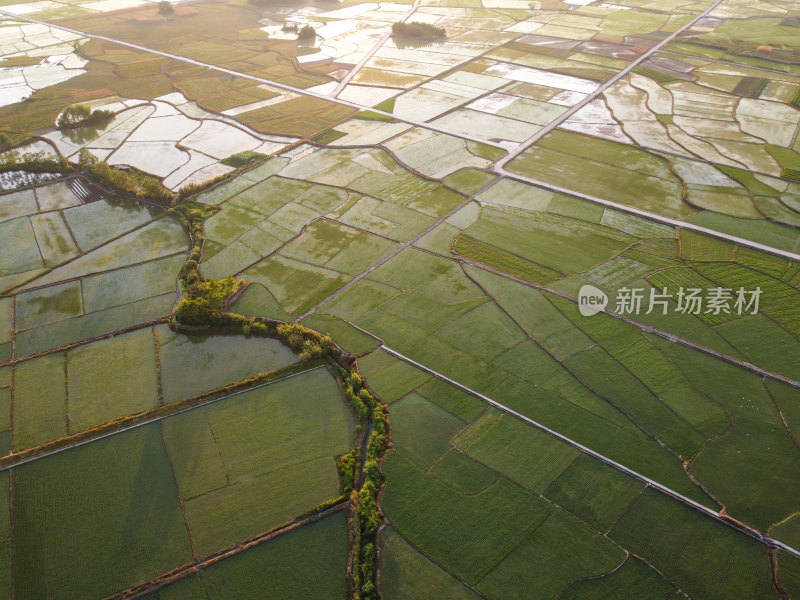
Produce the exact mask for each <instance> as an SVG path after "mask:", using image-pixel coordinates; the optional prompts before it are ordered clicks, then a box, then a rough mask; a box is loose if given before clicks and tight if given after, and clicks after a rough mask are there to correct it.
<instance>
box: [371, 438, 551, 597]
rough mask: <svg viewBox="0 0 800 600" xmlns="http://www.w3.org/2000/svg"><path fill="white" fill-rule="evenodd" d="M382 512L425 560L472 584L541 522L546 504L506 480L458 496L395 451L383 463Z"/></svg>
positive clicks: (546, 512)
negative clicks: (431, 560)
mask: <svg viewBox="0 0 800 600" xmlns="http://www.w3.org/2000/svg"><path fill="white" fill-rule="evenodd" d="M384 470H385V472H386V477H387V482H388V483H387V487H386V490H385V491H384V497H383V510H384V511H385V512H386V516H387V517H388V518H389V520H390V521H391V522H392V524H393V526H394V527H395V528H396V529H397V531H398V532H400V533H401V534H402V535H403V536H404V537H405V538H406V539H408V540H409V541H410V542H411V543H413V544H414V545H416V546H421V547H424V548H425V549H426V553H427V554H428V556H430V557H431V558H433V559H434V560H436V561H437V562H440V563H441V564H442V565H443V566H444V567H445V568H446V569H447V570H449V571H450V572H452V573H454V574H455V575H456V576H458V577H459V578H461V579H462V580H464V581H465V582H467V583H470V584H475V583H476V582H477V581H478V580H480V579H481V578H482V577H483V576H484V575H485V574H486V573H487V572H488V571H489V570H491V569H492V567H493V566H494V565H495V564H497V562H499V561H500V560H501V559H502V558H503V557H504V556H505V555H506V554H508V552H510V551H511V550H512V549H513V548H514V547H516V546H517V544H519V543H520V542H521V541H522V540H523V539H524V537H525V535H526V533H527V532H528V531H530V530H531V529H533V528H535V527H536V525H537V524H538V523H540V522H541V521H542V520H544V519H545V518H546V516H547V514H548V512H549V509H548V507H547V505H546V504H544V503H543V502H542V501H541V500H539V499H538V498H536V497H535V496H533V495H531V494H529V493H527V492H524V491H522V490H520V489H519V488H518V487H516V486H514V485H513V484H511V483H509V482H508V481H506V480H500V481H498V482H497V483H496V484H494V485H493V486H490V487H489V488H487V489H485V490H483V491H482V492H480V493H478V494H476V495H473V496H464V495H463V494H460V493H458V492H456V491H454V490H452V489H450V488H448V487H446V486H444V485H442V484H441V483H438V482H436V481H435V480H433V479H430V478H429V477H428V476H426V475H425V473H424V472H422V471H420V470H418V469H417V468H416V467H414V466H413V465H412V464H411V463H410V462H408V461H407V460H406V459H405V458H403V457H402V456H400V455H399V454H397V453H391V454H389V457H388V458H387V460H386V462H385V463H384Z"/></svg>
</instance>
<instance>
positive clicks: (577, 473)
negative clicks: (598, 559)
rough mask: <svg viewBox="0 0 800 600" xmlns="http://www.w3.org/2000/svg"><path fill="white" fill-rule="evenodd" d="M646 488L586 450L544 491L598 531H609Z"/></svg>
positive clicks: (547, 495) (551, 498) (546, 495)
mask: <svg viewBox="0 0 800 600" xmlns="http://www.w3.org/2000/svg"><path fill="white" fill-rule="evenodd" d="M642 488H643V485H642V484H641V483H639V482H637V481H635V480H634V479H631V478H630V477H628V476H627V475H624V474H623V473H621V472H619V471H617V470H615V469H613V468H612V467H609V466H607V465H605V464H603V463H601V462H600V461H598V460H597V459H595V458H592V457H590V456H588V455H585V454H584V455H581V456H579V457H578V458H577V459H576V460H575V462H573V463H572V464H571V465H570V466H569V467H568V468H567V469H566V470H565V471H564V472H563V473H561V475H559V476H558V478H557V479H556V480H555V481H553V482H552V483H550V485H549V486H548V487H547V489H546V490H545V491H544V495H545V497H547V498H549V499H550V500H552V501H553V502H555V503H556V504H558V505H559V506H561V507H563V508H565V509H566V510H568V511H569V512H571V513H572V514H574V515H576V516H577V517H578V518H580V519H582V520H583V521H585V522H586V523H588V524H589V525H591V526H592V527H594V528H596V529H597V530H598V531H606V530H607V529H608V528H609V527H610V526H611V525H612V524H613V523H614V522H615V521H616V519H617V517H619V515H620V514H621V513H622V511H623V510H624V509H625V507H627V506H628V504H629V503H631V502H633V500H634V499H635V498H636V496H637V495H638V494H639V493H640V492H641V490H642Z"/></svg>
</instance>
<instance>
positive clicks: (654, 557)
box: [610, 489, 775, 598]
mask: <svg viewBox="0 0 800 600" xmlns="http://www.w3.org/2000/svg"><path fill="white" fill-rule="evenodd" d="M610 537H611V539H612V540H614V541H615V542H617V543H619V544H621V545H623V546H624V547H626V548H628V549H630V550H631V551H632V552H635V553H636V554H638V555H639V556H641V557H642V558H644V559H645V560H647V561H648V562H649V563H650V564H652V565H653V566H654V567H655V568H656V569H660V570H662V572H666V573H669V577H670V579H671V580H672V581H674V582H675V584H676V585H679V586H680V587H681V588H682V589H683V590H685V591H686V593H688V594H690V595H691V596H692V597H698V598H729V597H730V598H734V597H747V598H774V597H775V591H774V588H773V587H772V582H771V581H770V575H769V567H768V563H767V559H766V549H765V548H764V546H762V545H761V544H759V543H758V542H756V541H755V540H753V539H751V538H749V537H746V536H743V535H740V534H739V533H737V532H735V531H734V530H732V529H730V528H729V527H726V526H725V525H722V524H721V523H715V522H714V521H713V520H711V519H710V518H708V517H707V516H705V515H701V514H699V513H697V512H695V511H694V510H692V509H691V508H688V507H686V506H682V505H681V504H679V503H678V502H676V501H675V500H672V499H670V498H667V497H665V496H663V495H661V494H659V493H658V492H655V491H653V490H650V489H648V490H645V491H644V493H643V494H642V496H641V497H640V498H639V499H638V500H637V501H636V502H635V503H634V504H633V506H632V507H631V509H630V510H629V511H628V512H626V513H625V514H624V515H623V516H622V518H621V519H620V520H619V522H618V523H617V524H616V525H615V526H614V528H613V529H612V530H611V533H610Z"/></svg>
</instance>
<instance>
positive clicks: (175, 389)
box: [154, 325, 298, 403]
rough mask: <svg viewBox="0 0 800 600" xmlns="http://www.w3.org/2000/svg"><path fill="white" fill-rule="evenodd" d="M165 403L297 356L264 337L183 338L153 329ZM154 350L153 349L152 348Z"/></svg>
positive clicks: (271, 368)
mask: <svg viewBox="0 0 800 600" xmlns="http://www.w3.org/2000/svg"><path fill="white" fill-rule="evenodd" d="M154 331H155V336H156V338H157V339H158V342H157V343H158V354H159V360H160V364H161V385H162V389H163V394H164V402H167V403H168V402H175V401H176V400H180V399H182V398H188V397H189V396H193V395H195V394H202V393H204V392H208V391H211V390H214V389H216V388H220V387H223V386H225V385H227V384H229V383H233V382H235V381H239V380H242V379H247V378H249V377H253V376H254V375H258V374H259V373H267V372H269V371H275V370H277V369H281V368H283V367H286V366H288V365H291V364H292V363H294V362H297V360H298V359H297V356H296V355H295V354H294V353H293V352H292V351H291V350H290V349H289V348H288V347H287V346H286V345H284V344H283V343H281V342H279V341H277V340H271V339H264V338H257V337H251V338H242V337H240V336H225V335H209V336H186V335H182V334H179V333H175V332H173V331H171V330H170V329H169V328H168V327H166V326H164V325H161V326H159V327H156V328H155V330H154ZM154 347H155V346H154Z"/></svg>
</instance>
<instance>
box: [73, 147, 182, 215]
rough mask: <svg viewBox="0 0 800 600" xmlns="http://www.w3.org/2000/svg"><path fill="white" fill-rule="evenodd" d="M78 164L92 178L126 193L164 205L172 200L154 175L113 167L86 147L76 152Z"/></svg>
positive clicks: (170, 194) (171, 196)
mask: <svg viewBox="0 0 800 600" xmlns="http://www.w3.org/2000/svg"><path fill="white" fill-rule="evenodd" d="M78 166H79V167H80V168H81V169H83V170H84V171H86V172H87V173H88V174H89V176H90V177H92V178H93V179H95V180H97V181H99V182H100V183H102V184H104V185H107V186H108V187H111V188H114V189H116V190H119V191H121V192H124V193H126V194H131V195H132V196H136V197H137V198H142V199H146V200H151V201H153V202H156V203H157V204H161V205H164V206H169V205H170V204H172V202H173V195H172V192H171V191H169V190H168V189H167V188H165V187H164V186H163V185H162V184H161V181H159V180H158V179H156V178H155V177H151V176H150V175H146V174H145V173H141V172H139V171H133V170H130V171H123V170H121V169H115V168H113V167H112V166H111V165H109V164H108V163H107V162H104V161H102V160H99V159H98V158H97V157H96V156H95V155H94V154H92V153H91V152H89V151H88V150H87V149H86V148H83V149H82V150H81V151H80V153H79V154H78Z"/></svg>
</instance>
